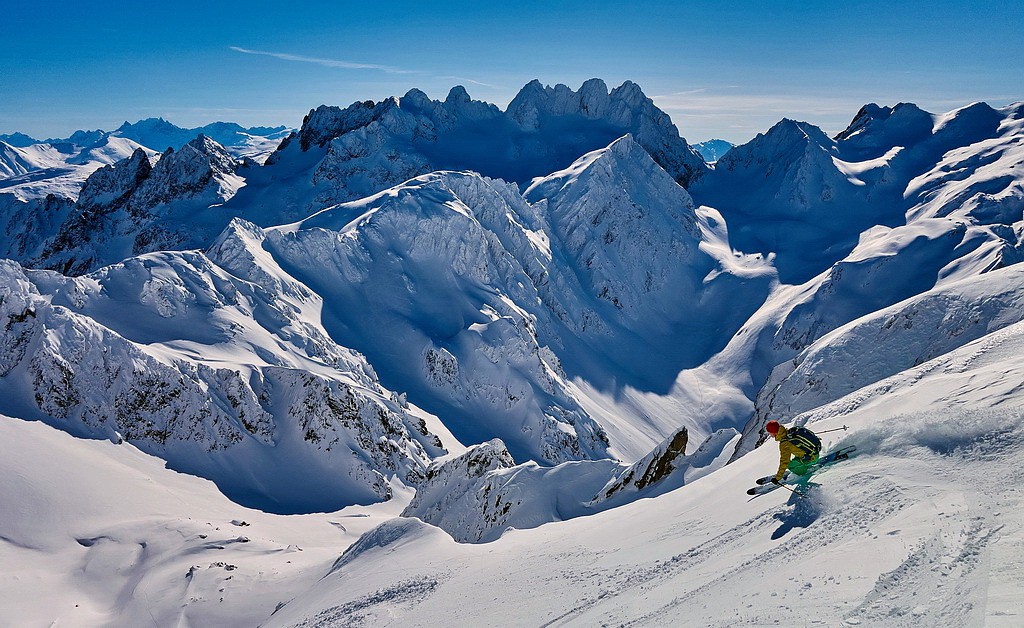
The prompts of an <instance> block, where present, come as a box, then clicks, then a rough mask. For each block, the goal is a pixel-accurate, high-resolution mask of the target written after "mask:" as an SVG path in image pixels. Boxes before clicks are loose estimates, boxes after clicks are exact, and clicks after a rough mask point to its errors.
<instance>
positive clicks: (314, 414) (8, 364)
mask: <svg viewBox="0 0 1024 628" xmlns="http://www.w3.org/2000/svg"><path fill="white" fill-rule="evenodd" d="M2 271H3V272H2V274H0V276H2V278H3V285H2V287H0V289H2V291H3V295H4V298H3V300H2V308H3V311H2V313H0V316H2V317H3V320H5V321H6V329H7V335H6V337H7V339H8V342H7V343H5V347H4V349H3V352H2V354H0V389H2V390H3V402H2V403H3V408H4V410H6V411H8V412H11V413H16V414H18V415H19V416H24V417H26V418H35V419H41V420H44V421H47V422H49V423H50V424H52V425H54V426H56V427H60V428H61V429H64V430H67V431H69V432H71V433H72V434H75V435H78V436H84V437H91V438H111V439H114V440H120V439H122V438H123V439H125V440H127V441H129V442H131V443H133V444H134V445H136V446H138V447H139V448H140V449H142V450H143V451H146V452H148V453H151V454H154V455H158V456H160V457H161V458H164V459H166V460H167V461H168V464H169V465H170V466H171V467H172V468H175V469H178V470H181V471H186V472H189V473H194V474H197V475H201V476H204V477H207V478H210V479H212V480H214V481H215V482H217V484H218V485H219V486H220V488H221V489H222V490H223V491H224V492H225V494H227V495H228V496H230V497H231V498H232V499H234V500H236V501H238V502H240V503H243V504H248V505H252V506H257V507H260V508H262V509H264V510H270V511H275V512H309V511H314V510H333V509H336V508H338V507H341V506H344V505H348V504H353V503H370V502H374V501H379V500H383V499H388V498H389V497H391V495H392V487H391V482H392V480H396V481H399V482H402V483H405V484H407V485H415V484H416V483H417V482H418V481H420V480H421V479H422V476H423V471H424V469H425V467H426V464H427V463H428V462H429V460H430V458H431V457H432V456H435V455H438V454H440V453H443V452H444V449H443V445H442V443H441V441H440V440H439V439H438V437H437V436H436V435H435V434H432V433H431V432H430V431H429V429H428V427H427V423H426V418H425V417H426V415H425V414H424V413H422V412H420V411H418V410H416V409H414V408H411V407H410V406H409V405H408V404H407V403H406V402H405V401H404V399H403V398H401V397H400V396H398V395H396V394H394V393H391V392H389V391H387V390H385V389H383V388H382V387H381V386H380V384H379V383H378V381H377V379H376V376H375V374H374V372H373V370H372V369H371V368H370V367H369V365H367V364H366V362H365V360H364V359H363V358H362V357H361V356H359V355H358V354H355V353H353V352H351V351H349V350H347V349H344V348H342V347H339V346H337V345H336V344H334V343H333V342H332V341H331V340H330V339H329V337H328V336H327V334H326V333H325V332H324V331H323V329H322V328H320V327H319V326H318V325H317V323H316V322H314V321H316V320H317V319H316V317H314V316H312V314H313V313H315V312H317V311H318V310H319V308H320V307H321V303H320V301H319V299H318V298H317V297H316V295H314V294H312V293H310V292H309V291H308V290H303V289H302V287H301V286H298V285H297V284H295V283H294V282H291V284H285V283H282V284H281V286H280V288H281V289H278V290H274V289H273V287H270V288H268V287H266V286H259V287H257V286H256V285H254V284H251V283H248V282H244V281H241V280H239V279H237V278H235V277H233V276H232V275H230V274H228V273H227V272H225V271H224V270H222V269H220V268H218V267H217V266H215V265H213V264H211V263H210V262H209V260H208V259H207V258H206V257H204V256H202V255H199V254H195V253H186V254H160V255H153V256H148V257H142V258H133V259H130V260H128V261H126V262H125V263H123V264H118V265H115V266H111V267H108V268H105V269H102V270H101V271H98V272H97V273H94V274H91V275H88V276H85V277H81V278H77V279H69V278H65V277H63V276H60V275H57V274H56V273H52V272H49V271H28V272H26V271H22V270H21V268H20V267H18V266H17V265H15V264H13V263H11V262H4V263H3V268H2ZM430 420H431V421H434V419H432V418H431V419H430ZM442 433H443V434H447V432H442ZM299 485H301V486H302V490H296V487H297V486H299Z"/></svg>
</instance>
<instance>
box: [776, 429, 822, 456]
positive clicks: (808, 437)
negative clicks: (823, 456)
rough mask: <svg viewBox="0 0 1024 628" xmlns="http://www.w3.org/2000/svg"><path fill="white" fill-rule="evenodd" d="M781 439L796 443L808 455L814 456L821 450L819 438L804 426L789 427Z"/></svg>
mask: <svg viewBox="0 0 1024 628" xmlns="http://www.w3.org/2000/svg"><path fill="white" fill-rule="evenodd" d="M782 440H783V441H785V442H787V443H792V444H793V445H796V446H797V447H799V448H800V449H801V450H802V451H804V452H805V453H807V454H808V455H810V456H816V455H818V452H820V451H821V439H820V438H818V435H817V434H815V433H814V432H812V431H811V430H809V429H807V428H806V427H800V426H796V427H791V428H789V429H788V430H786V435H785V436H784V437H783V438H782Z"/></svg>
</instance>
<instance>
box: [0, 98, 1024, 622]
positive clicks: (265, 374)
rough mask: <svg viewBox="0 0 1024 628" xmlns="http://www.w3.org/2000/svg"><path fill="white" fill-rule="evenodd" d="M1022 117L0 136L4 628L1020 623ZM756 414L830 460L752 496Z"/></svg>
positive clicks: (565, 110) (370, 121) (534, 109)
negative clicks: (71, 161)
mask: <svg viewBox="0 0 1024 628" xmlns="http://www.w3.org/2000/svg"><path fill="white" fill-rule="evenodd" d="M1022 115H1024V108H1022V107H1021V106H1020V105H1011V106H1009V107H1004V108H1001V109H995V108H992V107H989V106H988V105H986V104H984V103H976V104H973V105H970V106H968V107H964V108H961V109H958V110H956V111H952V112H949V113H946V114H941V115H934V114H930V113H927V112H925V111H923V110H921V109H920V108H918V107H916V106H914V105H910V104H902V103H901V104H899V105H897V106H895V107H880V106H877V105H867V106H865V107H864V108H862V109H861V111H860V112H858V113H857V114H856V116H854V119H853V121H852V123H851V124H850V126H849V128H847V129H846V130H845V131H843V132H841V133H839V134H838V135H836V136H835V137H828V136H827V135H826V134H825V133H824V132H822V131H821V129H818V128H817V127H814V126H813V125H810V124H808V123H806V122H797V121H793V120H783V121H781V122H779V123H778V124H777V125H775V126H773V127H772V128H771V129H769V130H768V131H766V132H765V133H764V134H761V135H758V136H757V137H756V138H755V139H753V140H752V141H750V142H749V143H747V144H744V145H741V146H735V147H733V148H731V149H729V150H728V152H724V154H721V153H714V155H713V156H714V157H715V159H713V160H709V161H712V162H713V163H708V162H705V160H704V159H702V158H701V157H700V155H699V154H698V153H697V152H696V151H695V150H694V148H693V147H691V146H690V145H689V144H687V142H686V140H685V139H683V138H682V137H681V136H680V135H679V132H678V130H677V129H676V127H675V126H674V125H673V124H672V122H671V120H670V119H669V118H668V116H667V115H666V114H665V113H664V112H662V111H660V110H659V109H658V108H657V107H656V106H655V105H654V104H653V101H651V100H650V99H649V98H647V97H646V95H644V93H643V92H642V91H641V90H640V88H639V86H637V85H636V84H634V83H632V82H628V81H627V82H626V83H624V84H623V85H622V86H620V87H617V88H614V89H611V90H609V89H608V88H607V86H606V85H605V84H604V83H603V82H602V81H600V80H597V79H593V80H590V81H587V82H586V83H584V84H583V85H582V86H581V87H580V89H579V90H576V91H574V90H572V89H570V88H568V87H566V86H564V85H558V86H556V87H546V86H543V85H541V84H540V83H539V82H537V81H534V82H531V83H530V84H528V85H526V86H525V87H524V88H523V89H522V90H521V91H520V93H519V94H518V95H517V96H516V98H515V99H513V101H512V103H511V104H510V105H509V106H508V107H507V108H506V110H504V111H502V110H500V109H498V108H497V107H495V106H494V105H490V104H488V103H484V102H481V101H475V100H472V99H471V98H470V97H469V95H468V94H467V93H466V91H465V90H464V89H463V88H461V87H456V88H454V89H452V90H451V93H450V94H449V95H448V97H447V98H446V99H445V100H444V101H433V100H430V99H429V98H428V97H427V96H426V95H425V94H423V93H422V92H420V91H419V90H412V91H410V92H409V93H407V94H406V95H405V96H403V97H401V98H390V99H387V100H385V101H382V102H379V103H374V102H372V101H365V102H358V103H355V104H353V105H351V106H350V107H348V108H340V107H331V106H326V105H325V106H321V107H318V108H315V109H313V110H311V111H310V113H309V115H308V116H307V117H306V119H305V120H304V121H303V125H302V127H301V128H300V129H299V130H297V131H295V132H292V133H290V134H286V130H284V129H283V128H275V129H266V128H259V129H248V130H245V129H242V128H241V127H238V126H237V125H221V126H217V125H209V126H207V127H202V128H201V129H191V130H187V129H178V128H177V127H173V126H172V125H169V124H168V123H166V122H164V121H162V120H159V121H144V122H147V124H143V123H141V122H140V123H139V124H137V125H128V124H127V123H126V125H124V126H123V127H122V128H121V129H119V130H118V131H117V132H114V133H105V132H96V133H97V134H98V135H97V136H96V137H95V138H93V137H91V136H90V137H89V138H85V137H84V136H83V137H82V138H79V139H80V140H81V141H80V142H79V143H78V144H76V146H78V147H79V148H76V151H79V152H78V153H76V154H83V153H81V151H80V146H79V145H84V144H85V140H86V139H88V140H91V141H92V144H93V145H94V146H98V145H99V144H103V145H104V146H107V147H110V150H109V151H108V152H106V153H104V154H105V155H107V156H108V157H109V159H107V161H105V162H103V163H102V164H100V163H99V162H98V161H97V159H98V158H93V157H89V158H86V157H82V158H81V161H82V163H88V164H93V165H90V166H88V167H89V168H91V170H90V171H89V172H88V173H84V171H83V172H79V173H78V174H75V175H74V176H73V177H71V178H67V177H65V178H60V177H56V178H53V177H49V178H48V177H47V176H43V175H41V174H39V173H41V172H44V171H45V170H46V169H47V168H51V169H55V168H56V169H59V168H63V167H65V166H62V165H61V164H62V163H65V162H67V161H68V157H67V154H66V151H65V152H64V153H61V152H60V150H59V149H55V148H53V146H56V145H57V144H59V142H55V143H53V144H47V143H35V144H26V142H27V140H22V139H19V138H17V137H16V136H13V135H12V136H10V137H9V138H8V139H10V140H11V141H15V140H17V141H16V143H20V144H26V146H12V145H9V144H6V143H5V144H3V146H0V148H3V147H10V148H11V150H10V151H6V152H5V153H3V155H4V157H3V158H4V161H3V162H2V164H4V165H3V168H4V170H0V175H4V176H6V177H7V178H6V179H4V180H5V181H8V182H11V181H17V180H19V179H18V178H19V177H28V178H31V179H32V186H34V187H32V188H31V189H29V188H28V187H25V184H24V182H22V183H17V184H16V185H14V184H12V185H10V186H7V187H9V188H11V189H10V190H8V191H7V192H5V190H4V189H0V222H3V223H4V224H5V225H6V231H5V236H4V237H3V239H2V240H0V254H2V255H3V256H5V257H7V258H9V259H8V260H4V261H0V317H2V318H3V320H4V321H5V322H4V325H5V327H4V329H5V332H4V340H5V342H4V346H3V347H2V349H0V413H2V415H3V416H0V431H2V432H3V436H2V437H0V446H2V447H3V450H2V451H0V464H2V465H3V467H4V468H3V470H2V472H0V495H2V497H3V503H5V504H7V505H8V506H7V507H5V509H4V513H3V515H2V516H0V560H2V562H3V564H4V565H5V566H7V565H12V566H13V568H10V569H5V575H3V576H0V601H2V602H3V603H2V604H0V624H3V625H6V624H11V625H51V624H53V623H54V622H57V623H58V624H60V625H76V626H78V625H111V624H113V625H148V624H151V623H152V624H154V625H159V626H163V625H195V626H201V625H238V626H252V625H266V626H299V625H308V626H313V625H337V626H349V625H424V626H432V625H452V624H455V625H491V624H502V625H651V626H661V625H695V626H704V625H714V626H727V625H737V624H751V625H827V626H832V625H870V626H875V625H894V626H902V625H921V626H933V625H958V626H959V625H968V626H980V625H993V626H1016V625H1019V623H1020V618H1021V616H1022V615H1024V601H1022V600H1024V571H1021V570H1020V568H1019V567H1018V565H1019V563H1020V561H1021V560H1022V559H1024V514H1022V513H1024V510H1022V506H1024V504H1022V503H1021V499H1022V495H1021V489H1020V488H1019V485H1020V482H1019V481H1017V480H1019V479H1020V478H1019V477H1018V476H1020V475H1021V473H1020V472H1019V471H1018V469H1019V468H1020V467H1021V463H1022V462H1024V460H1022V458H1024V454H1022V453H1021V452H1022V451H1024V362H1022V358H1021V357H1020V356H1021V355H1024V353H1022V351H1021V349H1022V348H1024V308H1022V301H1024V288H1022V286H1024V270H1022V269H1024V265H1021V264H1019V263H1018V262H1020V261H1022V260H1024V244H1022V241H1021V238H1022V237H1024V213H1022V212H1024V151H1022V150H1021V145H1022V142H1024V118H1022ZM236 127H237V128H236ZM257 134H262V135H257ZM275 134H279V135H276V136H275ZM257 137H263V138H264V139H263V140H257V139H254V138H257ZM268 138H269V139H268ZM29 139H31V138H29ZM278 139H279V140H280V141H279V144H278V145H277V146H276V149H274V150H273V151H272V152H269V151H267V148H268V144H267V142H270V141H275V142H276V141H277V140H278ZM147 142H148V143H147ZM104 143H105V144H104ZM165 143H166V144H167V146H171V148H170V149H168V150H162V149H163V148H165V147H163V146H161V149H160V150H162V152H157V151H154V150H149V148H150V147H152V146H154V145H160V144H165ZM228 144H230V146H229V145H228ZM115 148H116V150H115ZM257 149H258V150H259V151H264V152H263V153H260V154H263V155H266V154H267V152H269V155H268V156H266V157H265V158H262V159H259V160H257V159H255V158H254V155H256V154H257V153H256V152H251V151H257ZM4 150H6V149H4ZM68 150H70V149H68ZM97 150H98V149H97ZM246 151H250V152H249V153H246ZM58 153H59V154H58ZM47 160H50V161H47ZM97 164H98V165H97ZM83 167H85V166H83ZM76 172H78V171H76ZM33 173H35V174H33ZM69 176H70V175H69ZM76 177H77V178H76ZM26 181H27V180H26ZM0 185H4V183H3V181H0ZM12 192H13V193H12ZM770 420H776V421H780V422H782V423H785V424H792V423H794V422H795V423H797V424H806V425H807V426H808V427H810V428H811V429H812V430H815V431H818V430H827V429H834V428H840V427H841V426H843V425H846V426H848V427H849V429H848V430H847V431H836V432H830V433H828V434H824V435H823V439H824V441H825V443H826V446H827V447H833V448H834V447H837V446H840V445H844V446H845V445H855V446H856V447H857V453H856V455H855V456H854V457H853V458H851V459H850V460H849V461H843V462H840V463H836V464H834V465H830V466H827V467H825V468H823V469H822V470H821V471H819V472H817V473H815V474H814V475H813V476H812V477H811V479H810V481H809V482H803V483H802V484H794V485H793V486H791V487H790V488H793V489H796V490H800V491H804V492H805V494H804V495H803V496H800V495H795V494H793V493H792V492H788V491H786V490H782V489H779V490H775V491H773V492H770V493H767V494H764V495H760V496H757V497H754V498H750V497H748V496H747V495H746V494H745V490H746V489H747V488H750V487H751V486H753V481H754V479H755V478H758V477H761V476H763V475H765V474H769V473H772V472H774V470H775V468H776V466H777V464H778V455H777V453H778V450H777V448H776V446H775V445H774V444H773V443H772V442H771V441H770V440H769V442H767V443H765V442H764V441H765V437H766V435H765V432H764V426H765V424H766V423H767V422H768V421H770ZM242 522H244V525H243V523H242ZM38 591H45V592H46V593H45V595H44V594H42V593H38ZM33 592H35V593H33ZM538 592H542V594H538Z"/></svg>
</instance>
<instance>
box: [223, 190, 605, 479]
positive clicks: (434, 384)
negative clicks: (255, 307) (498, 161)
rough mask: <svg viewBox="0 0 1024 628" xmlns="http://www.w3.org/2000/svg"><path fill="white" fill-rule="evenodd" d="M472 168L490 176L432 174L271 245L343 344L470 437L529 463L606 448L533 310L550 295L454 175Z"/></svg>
mask: <svg viewBox="0 0 1024 628" xmlns="http://www.w3.org/2000/svg"><path fill="white" fill-rule="evenodd" d="M464 177H474V178H476V179H478V180H479V181H480V182H481V183H482V185H484V186H486V185H487V183H486V182H483V180H480V179H479V177H476V176H475V175H458V174H447V173H439V174H434V175H428V176H425V177H420V178H418V179H414V180H412V181H410V182H408V183H407V184H405V185H403V186H400V187H398V188H393V189H391V190H388V191H386V192H383V193H381V194H378V195H376V196H373V197H370V198H369V199H365V200H363V201H357V202H354V203H348V204H343V205H339V206H337V207H333V208H330V209H327V210H324V211H323V212H320V213H318V214H316V215H314V216H312V217H310V218H308V219H306V220H304V221H301V222H299V223H295V224H293V225H288V226H285V227H279V228H273V229H268V230H266V241H265V242H264V243H262V245H261V246H262V248H263V249H265V250H266V251H268V252H269V253H270V254H271V255H272V256H273V259H274V260H275V263H277V264H279V265H280V266H282V267H283V268H286V269H288V272H289V273H290V274H292V275H294V276H295V277H296V278H297V279H299V280H301V281H302V282H303V283H305V284H306V285H308V286H309V287H310V288H311V289H313V290H314V291H316V292H317V293H319V294H321V295H323V297H324V301H325V311H324V322H325V325H326V328H327V330H328V331H329V332H330V333H331V334H332V336H333V337H334V338H335V339H336V340H337V341H338V342H340V343H341V344H343V345H345V346H351V347H354V348H356V349H358V350H360V351H361V352H363V353H364V354H366V355H367V356H368V358H369V359H370V361H371V362H372V363H373V364H374V367H375V368H376V369H377V371H378V372H379V373H380V374H381V377H382V380H383V381H384V382H385V383H386V384H387V385H389V386H392V387H397V388H400V389H402V390H407V391H408V392H409V394H410V397H411V398H413V399H415V400H417V403H419V404H420V405H422V406H423V407H425V408H427V409H429V410H430V411H432V412H435V413H438V414H440V415H443V416H445V417H446V419H447V421H448V425H449V426H450V427H451V429H452V430H453V431H454V433H455V434H456V435H457V436H459V437H460V438H461V439H465V440H468V441H470V442H480V441H481V440H486V438H481V437H482V436H486V437H487V438H490V437H493V436H499V437H501V438H503V439H506V442H508V443H510V448H511V449H512V451H513V453H514V454H515V455H516V456H517V457H520V458H522V459H531V458H532V459H537V460H542V461H547V462H561V461H563V460H572V459H579V458H593V457H605V456H606V455H607V447H608V442H607V437H606V436H605V434H604V432H603V430H602V429H601V427H600V426H599V425H598V424H597V423H595V422H594V421H593V420H592V419H591V418H590V417H589V416H588V415H587V414H586V413H585V412H584V411H583V410H582V408H581V407H580V406H579V404H578V402H577V401H576V399H575V398H574V397H573V395H572V394H571V393H570V392H568V389H567V385H566V382H565V380H564V379H563V376H562V375H561V374H560V373H559V372H558V370H557V360H556V359H554V358H553V356H552V355H551V352H550V351H548V350H546V349H545V348H543V347H542V346H541V345H540V344H539V342H538V339H537V332H536V328H535V316H534V315H533V314H531V313H530V311H529V310H528V309H524V307H526V308H531V307H532V308H535V307H536V306H535V305H534V304H535V303H536V302H537V300H538V298H537V294H536V290H535V288H534V286H533V283H532V281H531V279H530V277H529V276H528V275H527V274H526V273H525V272H524V270H523V268H522V266H521V265H520V264H519V262H518V261H517V260H516V258H515V257H514V256H513V255H512V254H511V253H510V252H509V251H508V250H506V249H505V248H504V246H503V245H502V242H501V239H500V238H499V237H498V236H497V235H496V234H495V233H494V232H493V231H490V230H489V229H488V228H486V227H485V226H484V225H483V224H481V222H480V220H478V219H477V217H476V215H475V213H474V211H475V210H474V209H471V208H470V207H469V206H468V205H467V204H466V203H465V202H464V201H463V200H462V199H461V198H459V197H458V196H457V195H456V194H455V193H454V192H453V190H452V186H450V185H449V184H448V181H450V180H452V179H455V180H456V181H458V180H459V179H462V178H464ZM499 185H500V184H499ZM456 187H459V186H458V185H456ZM462 187H471V186H466V185H462ZM505 193H506V194H508V193H509V191H508V190H506V191H505ZM493 196H495V197H497V198H499V199H500V198H501V195H500V194H495V195H493ZM480 211H481V212H484V213H486V212H485V210H484V209H483V208H481V209H480ZM489 211H491V212H493V211H494V210H493V209H491V210H489ZM502 218H503V219H504V220H505V221H506V222H508V221H509V219H510V218H511V217H510V216H504V215H503V216H502ZM504 231H505V232H506V233H507V232H508V231H509V228H507V227H506V228H505V229H504ZM522 253H523V254H527V253H528V252H522ZM232 268H233V266H232ZM233 272H244V271H243V270H238V271H235V270H233ZM241 276H247V275H241ZM250 279H251V280H252V281H256V282H260V281H261V280H264V279H262V278H261V277H252V278H250ZM352 303H359V304H360V307H358V308H353V307H351V306H350V304H352ZM519 304H523V305H519ZM382 330H386V332H385V333H381V332H382Z"/></svg>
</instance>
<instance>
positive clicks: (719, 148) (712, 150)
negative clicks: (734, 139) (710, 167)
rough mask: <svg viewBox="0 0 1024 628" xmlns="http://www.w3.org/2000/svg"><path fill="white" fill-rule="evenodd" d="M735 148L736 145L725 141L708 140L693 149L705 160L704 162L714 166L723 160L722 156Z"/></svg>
mask: <svg viewBox="0 0 1024 628" xmlns="http://www.w3.org/2000/svg"><path fill="white" fill-rule="evenodd" d="M733 146H735V144H733V143H731V142H727V141H725V140H708V141H706V142H700V143H699V144H694V145H693V148H694V150H696V151H697V152H698V153H700V156H701V157H703V158H704V161H706V162H708V163H709V164H713V163H715V162H716V161H718V160H719V159H721V158H722V155H724V154H726V153H727V152H729V149H730V148H732V147H733Z"/></svg>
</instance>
